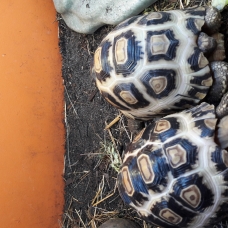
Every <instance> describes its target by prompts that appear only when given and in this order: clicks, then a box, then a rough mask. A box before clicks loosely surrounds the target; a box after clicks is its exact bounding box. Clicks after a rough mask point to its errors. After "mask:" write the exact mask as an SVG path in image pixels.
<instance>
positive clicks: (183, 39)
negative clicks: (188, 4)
mask: <svg viewBox="0 0 228 228" xmlns="http://www.w3.org/2000/svg"><path fill="white" fill-rule="evenodd" d="M205 14H206V10H205V7H196V8H191V9H186V10H173V11H167V12H165V11H164V12H152V13H150V14H148V15H144V16H135V17H132V18H130V19H128V20H126V21H124V22H122V23H121V24H120V25H118V26H117V27H116V28H115V29H114V30H113V31H112V32H110V33H109V34H108V35H107V36H106V37H105V38H104V40H103V41H102V42H101V44H100V46H99V47H98V48H97V50H96V52H95V55H94V64H93V73H94V75H95V78H96V84H97V87H98V88H99V90H100V92H101V94H102V95H103V96H104V97H105V99H106V100H107V101H108V102H109V103H110V104H112V105H114V106H115V107H116V108H118V109H120V110H121V111H122V112H123V113H124V114H125V115H126V116H128V117H130V118H133V119H137V118H138V119H144V120H146V119H150V118H151V117H152V116H154V115H156V114H157V113H159V114H168V113H170V110H172V111H173V110H182V109H184V108H189V107H191V106H195V105H196V104H198V103H199V101H200V100H201V99H203V98H204V97H205V96H206V94H207V92H208V89H209V88H210V86H211V85H212V77H211V73H210V68H209V65H208V60H207V58H206V57H205V56H204V54H203V53H202V51H201V50H200V49H199V48H198V46H197V38H198V35H199V33H200V32H201V28H202V26H203V25H204V23H205Z"/></svg>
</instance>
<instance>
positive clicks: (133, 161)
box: [117, 102, 228, 228]
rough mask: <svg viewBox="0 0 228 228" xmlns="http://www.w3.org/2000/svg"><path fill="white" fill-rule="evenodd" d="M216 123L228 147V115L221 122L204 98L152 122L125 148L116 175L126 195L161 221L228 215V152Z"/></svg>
mask: <svg viewBox="0 0 228 228" xmlns="http://www.w3.org/2000/svg"><path fill="white" fill-rule="evenodd" d="M226 105H228V104H226ZM216 128H217V129H216ZM215 129H216V131H218V137H219V138H223V139H222V140H224V141H226V144H223V146H222V147H228V116H225V117H223V118H222V120H221V121H220V124H219V125H217V123H216V117H215V109H214V106H213V105H209V104H208V103H205V102H203V103H201V104H200V105H198V106H196V107H194V108H192V109H189V110H185V111H182V112H180V113H176V114H170V115H168V116H166V117H164V118H161V119H160V120H158V121H157V122H155V123H153V124H151V125H148V126H147V128H145V129H144V130H142V131H141V132H140V133H139V135H138V136H136V138H135V139H134V140H133V142H131V143H130V144H129V145H128V147H127V148H126V150H125V156H124V159H123V164H122V167H121V170H120V172H119V174H118V178H117V184H118V189H119V192H120V195H121V197H122V199H123V201H124V202H125V203H126V204H129V205H130V206H132V207H133V208H135V209H136V210H137V211H138V213H139V215H141V216H142V218H143V219H144V220H147V221H149V222H151V223H153V224H154V225H156V227H157V226H159V227H165V228H171V227H175V228H178V227H179V228H181V227H185V228H189V227H192V228H202V227H207V228H212V227H214V226H213V225H214V224H217V225H218V224H219V222H220V220H222V219H224V218H225V217H227V216H228V152H227V150H225V149H223V148H222V147H221V146H219V144H216V143H215V140H214V135H215Z"/></svg>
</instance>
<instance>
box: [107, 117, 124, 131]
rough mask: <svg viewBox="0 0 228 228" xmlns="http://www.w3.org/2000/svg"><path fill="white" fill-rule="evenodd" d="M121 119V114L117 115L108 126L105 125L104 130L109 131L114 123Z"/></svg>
mask: <svg viewBox="0 0 228 228" xmlns="http://www.w3.org/2000/svg"><path fill="white" fill-rule="evenodd" d="M120 118H121V114H119V115H118V116H117V117H116V118H115V119H114V120H112V121H111V123H109V124H108V125H106V127H105V130H107V129H109V128H110V127H112V126H113V125H114V124H115V123H117V122H118V121H119V120H120Z"/></svg>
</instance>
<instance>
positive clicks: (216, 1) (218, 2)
mask: <svg viewBox="0 0 228 228" xmlns="http://www.w3.org/2000/svg"><path fill="white" fill-rule="evenodd" d="M227 4H228V0H212V2H211V5H212V6H214V7H216V8H217V9H218V10H220V11H221V10H223V8H224V7H225V6H226V5H227Z"/></svg>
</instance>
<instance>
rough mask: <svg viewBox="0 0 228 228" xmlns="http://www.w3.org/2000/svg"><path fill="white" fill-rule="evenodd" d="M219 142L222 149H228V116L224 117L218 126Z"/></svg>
mask: <svg viewBox="0 0 228 228" xmlns="http://www.w3.org/2000/svg"><path fill="white" fill-rule="evenodd" d="M217 141H218V144H219V146H220V147H221V148H222V149H228V116H225V117H223V118H222V119H221V120H220V122H219V124H218V134H217Z"/></svg>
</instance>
